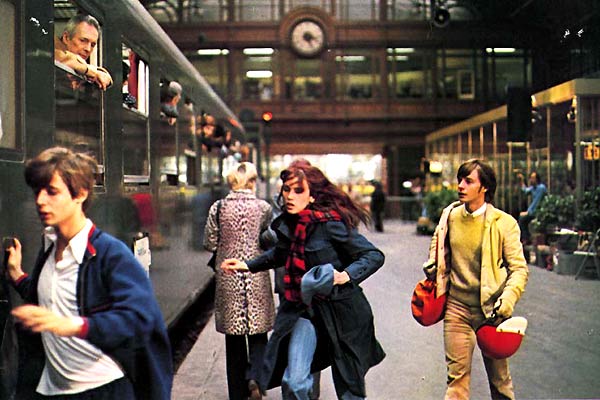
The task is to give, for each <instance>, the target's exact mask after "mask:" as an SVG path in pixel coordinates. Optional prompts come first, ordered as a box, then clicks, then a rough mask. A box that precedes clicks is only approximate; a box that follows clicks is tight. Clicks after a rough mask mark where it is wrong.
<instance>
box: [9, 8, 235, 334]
mask: <svg viewBox="0 0 600 400" xmlns="http://www.w3.org/2000/svg"><path fill="white" fill-rule="evenodd" d="M76 14H89V15H91V16H93V17H95V18H96V19H97V20H98V22H99V24H100V27H101V30H100V31H101V34H100V39H99V41H98V45H97V46H96V49H95V50H94V52H93V54H92V55H91V57H90V59H89V63H90V64H94V65H98V66H102V67H104V68H106V69H107V70H108V71H110V73H111V75H112V78H113V83H112V85H111V87H109V88H108V89H107V90H105V91H103V90H101V89H100V88H98V87H97V86H95V85H94V84H93V83H90V82H88V81H87V80H86V79H85V77H83V76H80V75H78V74H77V72H75V71H74V70H73V69H71V68H70V67H69V66H68V65H65V64H62V63H61V62H59V61H57V60H55V57H54V37H56V36H60V34H61V32H62V31H63V29H64V26H65V24H66V22H67V21H68V20H69V19H70V18H71V17H73V16H74V15H76ZM0 20H1V21H2V24H0V33H2V34H3V38H4V44H3V45H2V46H1V48H0V235H2V236H3V237H5V236H6V237H8V236H15V237H18V238H19V239H20V240H21V242H22V244H23V256H24V260H23V267H24V269H25V270H26V271H28V270H29V269H28V268H31V267H32V266H33V264H34V261H35V257H36V255H37V251H38V249H39V246H40V237H41V233H42V225H41V224H40V222H39V220H38V217H37V213H36V208H35V203H34V197H33V194H32V192H31V190H30V189H29V188H28V187H27V186H26V184H25V179H24V164H25V161H26V160H27V159H29V158H31V157H33V156H35V155H37V154H38V153H39V152H40V151H42V150H44V149H46V148H49V147H52V146H64V147H68V148H72V149H74V150H77V151H82V152H87V153H89V154H91V155H93V156H94V157H95V158H96V160H97V161H98V163H99V169H98V171H97V174H96V186H95V188H94V202H93V204H92V207H91V209H90V210H89V211H88V215H89V217H90V218H91V219H92V220H93V221H94V222H95V223H96V224H97V225H98V226H99V227H100V228H101V229H103V230H105V231H107V232H109V233H111V234H113V235H114V236H116V237H118V238H119V239H121V240H123V241H124V242H125V243H127V244H128V245H130V246H132V251H133V249H134V244H135V243H142V242H143V241H146V243H149V250H150V252H149V253H146V254H145V256H149V257H146V258H145V260H147V261H148V263H147V264H146V266H147V267H148V273H149V277H150V279H151V281H152V284H153V287H154V290H155V293H156V296H157V299H158V301H159V304H160V307H161V310H162V312H163V315H164V318H165V321H166V323H167V325H168V326H169V327H172V326H174V324H175V323H176V322H177V320H178V319H179V318H180V317H181V315H182V313H183V312H184V311H185V310H186V309H187V308H188V307H189V306H190V305H191V304H192V303H193V302H194V301H195V300H196V299H197V298H198V297H199V295H200V294H201V293H202V292H203V291H204V290H205V289H206V288H207V287H208V285H209V284H210V282H211V280H212V279H213V271H212V270H210V269H209V268H208V267H207V266H206V262H207V261H208V259H209V258H210V254H209V253H207V252H205V251H204V250H203V248H202V231H203V224H204V223H205V220H206V215H207V214H208V208H209V207H210V205H211V204H212V202H213V201H214V200H215V199H217V198H219V197H221V196H222V192H223V190H224V188H223V187H222V186H223V184H222V182H223V179H222V178H221V175H222V165H223V164H222V161H223V158H224V157H223V155H224V153H223V152H224V151H225V152H227V148H225V149H223V148H222V147H220V146H212V147H211V146H206V145H203V142H202V127H203V125H204V124H206V121H207V120H208V117H206V115H209V116H212V117H214V119H213V120H216V123H217V124H218V125H219V127H221V128H222V129H221V130H222V131H224V132H228V134H229V135H230V136H233V138H234V139H235V140H236V142H239V141H240V140H241V141H243V140H244V135H245V131H244V127H243V125H242V124H241V123H240V121H239V119H238V118H237V117H236V115H235V114H234V113H233V112H232V110H231V109H229V107H228V106H227V105H226V104H225V102H224V101H223V99H221V98H220V97H219V95H218V94H217V93H216V92H215V91H214V90H213V89H212V88H211V86H210V85H209V84H208V83H207V81H206V80H205V79H204V78H203V77H202V75H201V74H200V73H199V72H198V71H197V70H196V69H195V68H194V67H193V66H192V64H191V63H190V62H189V61H188V60H187V59H186V58H185V56H184V55H183V54H182V53H181V51H180V50H179V49H178V48H177V47H176V46H175V45H174V43H173V42H172V41H171V40H170V38H169V37H168V36H167V34H166V33H165V32H164V31H163V29H162V28H161V27H160V26H159V25H158V23H157V22H156V21H155V20H154V19H153V18H152V17H151V16H150V14H149V13H148V12H147V11H146V9H144V7H143V6H142V4H141V3H140V2H138V1H129V0H53V1H38V0H23V1H15V0H0ZM121 77H122V79H121ZM173 82H175V83H176V84H173ZM172 88H175V89H176V91H177V92H178V94H179V95H180V100H179V102H178V103H177V104H175V105H174V104H171V103H169V104H167V102H168V101H169V100H170V99H167V98H166V97H168V96H166V95H165V94H167V95H168V93H169V90H170V89H172ZM165 96H166V97H165ZM199 132H200V134H199ZM145 238H148V239H147V240H146V239H145ZM147 247H148V246H147V245H146V246H145V249H146V250H148V249H147ZM11 298H12V300H13V302H17V303H18V299H16V296H15V293H11Z"/></svg>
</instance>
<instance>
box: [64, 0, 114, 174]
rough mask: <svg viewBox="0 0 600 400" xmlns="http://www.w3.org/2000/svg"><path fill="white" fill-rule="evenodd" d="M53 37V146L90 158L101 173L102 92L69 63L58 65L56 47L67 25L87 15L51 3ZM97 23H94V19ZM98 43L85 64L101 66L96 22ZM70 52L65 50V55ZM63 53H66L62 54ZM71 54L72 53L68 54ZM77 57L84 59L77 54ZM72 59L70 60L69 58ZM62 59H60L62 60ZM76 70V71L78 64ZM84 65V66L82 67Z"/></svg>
mask: <svg viewBox="0 0 600 400" xmlns="http://www.w3.org/2000/svg"><path fill="white" fill-rule="evenodd" d="M54 7H55V8H54V19H55V20H54V34H55V36H56V39H55V61H54V64H55V66H56V68H55V69H54V87H55V105H56V121H55V132H54V135H55V143H56V144H57V145H60V146H65V147H68V148H72V149H74V150H76V151H79V152H85V153H88V154H90V155H91V156H93V157H94V158H95V159H96V160H97V162H98V164H99V165H100V167H99V168H100V171H99V172H100V173H102V172H103V164H104V163H103V160H104V154H103V146H102V131H103V130H102V112H103V110H102V108H103V107H102V101H103V93H104V92H103V91H102V90H101V89H100V88H99V86H98V85H97V84H95V83H94V82H91V81H89V80H88V79H86V78H85V77H84V76H83V75H80V74H79V73H78V72H76V71H75V69H74V68H72V67H71V66H69V64H70V61H64V60H63V62H61V61H59V60H57V58H60V53H58V52H57V50H59V48H58V46H64V41H62V40H61V38H62V36H63V32H64V31H65V29H67V27H68V25H67V22H68V20H69V19H70V18H71V17H74V16H76V15H78V14H86V13H85V11H83V10H79V9H78V8H77V7H76V6H75V5H73V4H72V3H71V2H66V1H64V0H63V1H61V0H56V1H55V2H54ZM96 21H97V20H96ZM98 28H100V29H98V30H99V32H98V33H99V37H98V43H97V45H96V46H95V47H93V50H92V51H91V54H90V55H89V57H88V59H87V60H86V62H87V65H90V66H93V67H99V66H101V65H102V51H101V49H102V40H101V39H102V33H101V32H102V29H101V27H100V25H99V23H98ZM68 51H69V50H68V49H67V52H68ZM65 53H66V52H65ZM71 54H73V52H72V51H71ZM79 57H83V56H82V55H81V54H79ZM69 59H71V60H72V57H69ZM61 60H62V59H61ZM71 65H75V68H79V67H80V65H81V63H79V64H71ZM83 65H86V64H83Z"/></svg>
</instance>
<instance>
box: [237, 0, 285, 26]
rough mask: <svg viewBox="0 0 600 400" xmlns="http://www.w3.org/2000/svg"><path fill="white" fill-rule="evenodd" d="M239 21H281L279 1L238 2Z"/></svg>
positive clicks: (254, 0) (249, 0) (244, 0)
mask: <svg viewBox="0 0 600 400" xmlns="http://www.w3.org/2000/svg"><path fill="white" fill-rule="evenodd" d="M235 8H236V13H237V20H238V21H276V20H278V19H279V0H236V1H235Z"/></svg>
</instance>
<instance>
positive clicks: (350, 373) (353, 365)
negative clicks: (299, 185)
mask: <svg viewBox="0 0 600 400" xmlns="http://www.w3.org/2000/svg"><path fill="white" fill-rule="evenodd" d="M295 221H296V218H295V216H291V215H289V214H286V213H284V214H282V215H280V216H279V217H277V218H276V219H275V220H274V221H273V223H272V224H271V228H272V229H273V230H274V231H275V233H276V234H277V239H278V241H277V244H276V245H275V247H273V248H271V249H270V250H268V251H267V252H265V253H263V254H261V255H260V256H258V257H257V258H254V259H252V260H250V261H248V262H247V265H248V268H249V269H250V271H252V272H256V271H263V270H267V269H270V268H276V267H280V266H282V265H285V262H286V259H287V256H288V254H289V249H290V245H291V241H292V238H293V234H294V227H295ZM304 247H305V250H304V256H305V263H306V270H307V271H308V270H310V269H311V268H312V267H314V266H317V265H323V264H327V263H331V264H332V265H333V267H334V268H335V269H336V270H338V271H340V272H341V271H346V272H347V273H348V275H349V276H350V279H351V282H349V283H347V284H345V285H343V286H341V287H334V291H333V293H332V295H331V296H330V297H329V298H328V299H324V300H314V301H313V304H312V309H311V310H309V309H308V308H307V306H305V305H304V304H302V303H293V302H290V301H287V300H286V299H283V300H282V302H281V305H280V307H279V309H278V312H277V317H276V319H275V327H274V328H273V334H272V335H271V337H270V339H269V343H268V345H267V350H266V352H265V359H264V368H263V370H262V373H261V378H260V384H261V387H262V388H263V390H264V389H268V388H269V389H270V388H272V387H275V386H279V385H280V384H281V378H282V376H283V372H284V370H285V367H286V366H287V345H288V342H289V334H290V333H291V331H292V329H293V327H294V324H295V323H296V321H297V320H298V318H300V317H301V316H302V317H308V318H310V319H311V320H312V322H313V324H314V326H315V328H316V330H317V336H318V338H317V350H316V352H315V359H314V360H313V364H312V370H313V371H318V370H321V369H324V368H326V367H327V366H328V365H331V364H332V363H334V364H335V366H336V367H337V368H338V370H339V371H340V373H341V375H342V378H343V379H344V381H345V383H346V386H347V387H348V388H349V389H350V390H351V391H352V392H353V393H354V394H356V395H359V396H363V397H364V396H365V394H364V375H365V374H366V372H367V370H368V368H369V367H371V366H373V365H376V364H377V363H379V362H380V361H381V360H383V357H384V356H385V354H384V353H383V350H382V349H381V346H379V343H378V342H377V340H376V339H375V334H374V327H373V316H372V313H371V309H370V306H369V305H368V301H367V300H366V298H365V297H364V295H363V294H362V290H361V289H360V287H359V286H358V284H359V283H361V282H362V281H364V280H365V279H366V278H368V277H369V276H371V275H372V274H373V273H374V272H375V271H377V270H378V269H379V268H380V267H381V266H382V265H383V263H384V261H385V257H384V255H383V253H382V252H381V251H380V250H379V249H377V248H376V247H375V246H374V245H373V244H372V243H370V242H369V241H368V240H367V239H366V238H365V237H364V236H362V235H360V234H359V233H358V231H357V230H356V229H348V227H347V226H346V225H345V224H344V223H343V222H339V221H328V222H322V223H314V224H311V225H310V226H309V230H308V231H307V238H306V243H305V246H304ZM348 301H350V302H353V303H354V304H355V306H356V307H351V308H349V309H348V308H345V305H344V303H346V305H347V304H348V303H347V302H348ZM338 307H341V308H338ZM344 308H345V309H346V311H350V313H346V314H345V315H344V316H343V317H342V318H341V319H337V318H335V317H334V315H335V309H338V311H339V310H341V309H344ZM339 315H340V314H338V316H339ZM335 326H337V327H338V328H340V329H342V331H341V332H339V333H342V335H338V334H335V333H333V332H334V331H335ZM359 332H361V333H360V334H358V335H355V333H359ZM346 333H347V334H348V335H346V339H349V340H348V341H346V342H345V343H344V345H348V346H350V348H351V349H352V351H351V353H353V354H358V355H360V359H359V360H357V359H354V360H351V358H352V357H349V355H351V354H350V353H349V352H343V351H342V350H341V349H342V348H343V347H344V346H341V345H340V336H344V334H346ZM342 340H345V339H342ZM357 365H358V368H357ZM351 382H354V384H349V383H351Z"/></svg>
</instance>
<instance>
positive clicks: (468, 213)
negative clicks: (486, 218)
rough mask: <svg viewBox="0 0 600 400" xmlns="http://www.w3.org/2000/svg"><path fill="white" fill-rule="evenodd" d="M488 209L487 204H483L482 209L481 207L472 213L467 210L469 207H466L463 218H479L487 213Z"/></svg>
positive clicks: (464, 207)
mask: <svg viewBox="0 0 600 400" xmlns="http://www.w3.org/2000/svg"><path fill="white" fill-rule="evenodd" d="M486 208H487V203H483V205H482V206H481V207H479V208H478V209H477V210H475V211H473V212H472V213H471V212H469V211H468V210H467V206H466V205H464V206H463V216H464V217H468V216H471V217H473V218H477V217H479V216H480V215H483V214H484V213H485V210H486Z"/></svg>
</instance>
